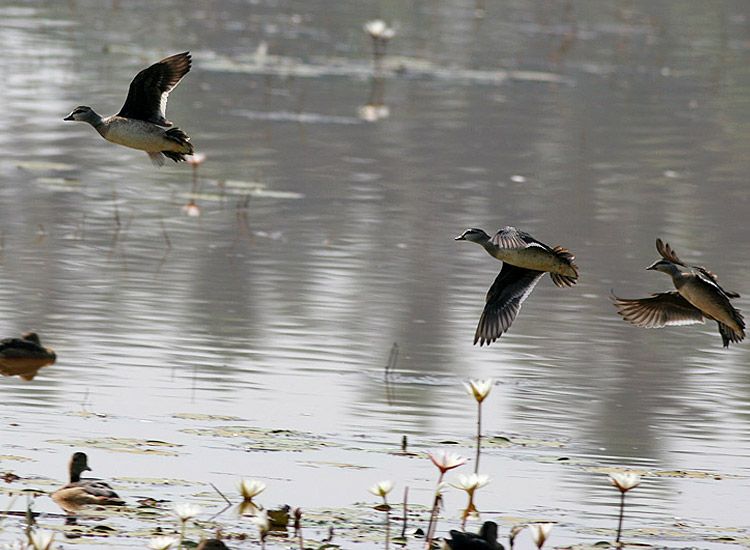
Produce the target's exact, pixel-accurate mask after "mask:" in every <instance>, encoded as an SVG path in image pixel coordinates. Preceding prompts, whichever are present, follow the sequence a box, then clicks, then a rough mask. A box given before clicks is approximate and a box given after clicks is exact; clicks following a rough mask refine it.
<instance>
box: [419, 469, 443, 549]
mask: <svg viewBox="0 0 750 550" xmlns="http://www.w3.org/2000/svg"><path fill="white" fill-rule="evenodd" d="M444 475H445V472H443V471H442V470H441V471H440V477H438V482H437V487H436V488H435V499H434V500H433V502H432V511H431V512H430V523H428V524H427V535H426V537H425V538H426V540H425V545H424V547H425V548H426V550H429V549H430V547H431V546H432V536H433V533H434V531H435V530H436V527H437V526H436V524H437V509H438V504H439V503H440V484H441V483H442V482H443V476H444Z"/></svg>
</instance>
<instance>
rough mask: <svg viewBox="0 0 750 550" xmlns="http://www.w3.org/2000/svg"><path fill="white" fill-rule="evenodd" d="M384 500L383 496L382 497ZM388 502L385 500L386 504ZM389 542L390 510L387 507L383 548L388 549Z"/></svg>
mask: <svg viewBox="0 0 750 550" xmlns="http://www.w3.org/2000/svg"><path fill="white" fill-rule="evenodd" d="M383 501H384V502H385V498H384V499H383ZM387 505H388V503H387V502H386V506H387ZM390 542H391V511H390V509H387V510H386V511H385V550H388V544H390Z"/></svg>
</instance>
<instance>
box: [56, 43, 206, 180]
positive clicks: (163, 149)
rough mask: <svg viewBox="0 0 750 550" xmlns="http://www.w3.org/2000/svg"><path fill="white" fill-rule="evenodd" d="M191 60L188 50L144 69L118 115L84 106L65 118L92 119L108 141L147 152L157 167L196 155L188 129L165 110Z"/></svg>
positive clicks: (83, 120)
mask: <svg viewBox="0 0 750 550" xmlns="http://www.w3.org/2000/svg"><path fill="white" fill-rule="evenodd" d="M191 63H192V61H191V57H190V53H189V52H184V53H178V54H175V55H172V56H170V57H165V58H164V59H162V60H161V61H159V62H157V63H154V64H153V65H151V66H150V67H148V68H146V69H143V70H142V71H141V72H139V73H138V74H137V75H136V76H135V78H134V79H133V81H132V82H131V83H130V89H129V90H128V97H127V99H126V100H125V104H124V105H123V106H122V109H120V112H119V113H117V114H116V115H112V116H108V117H102V116H101V115H99V114H98V113H97V112H96V111H94V110H93V109H92V108H91V107H87V106H85V105H81V106H79V107H76V108H75V109H73V111H71V113H70V114H69V115H68V116H66V117H65V118H64V119H63V120H77V121H81V122H88V123H89V124H91V126H93V127H94V129H96V131H97V132H99V134H100V135H101V136H102V137H103V138H104V139H106V140H107V141H111V142H112V143H117V144H119V145H124V146H125V147H130V148H132V149H139V150H141V151H145V152H146V153H148V156H149V157H150V158H151V161H152V162H153V163H154V164H156V165H157V166H162V165H163V164H164V157H167V158H170V159H172V160H173V161H175V162H180V161H184V160H185V155H192V154H193V152H194V151H193V145H192V144H191V143H190V138H189V137H188V135H187V134H186V133H185V132H183V131H182V130H180V129H179V128H171V126H172V123H171V122H170V121H169V120H167V118H166V116H165V114H164V112H165V110H166V108H167V98H168V97H169V93H170V92H171V91H172V90H173V89H174V88H175V86H177V85H178V84H179V83H180V81H181V80H182V77H183V76H185V75H186V74H187V72H188V71H189V70H190V66H191Z"/></svg>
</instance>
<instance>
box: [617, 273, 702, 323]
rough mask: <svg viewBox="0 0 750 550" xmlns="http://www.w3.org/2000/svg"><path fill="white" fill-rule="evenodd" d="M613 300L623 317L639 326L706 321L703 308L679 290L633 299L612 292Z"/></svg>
mask: <svg viewBox="0 0 750 550" xmlns="http://www.w3.org/2000/svg"><path fill="white" fill-rule="evenodd" d="M670 261H671V260H670ZM612 302H613V303H614V305H615V307H616V308H617V312H618V313H619V314H620V315H622V318H623V319H625V320H626V321H627V322H628V323H630V324H633V325H635V326H637V327H642V328H661V327H666V326H674V325H695V324H699V323H704V322H705V321H704V319H703V313H702V312H701V310H699V309H698V308H697V307H695V306H693V305H692V304H691V303H690V302H688V301H687V300H686V299H685V298H683V297H682V296H680V295H679V294H678V293H677V292H661V293H659V294H654V295H652V296H651V297H650V298H638V299H633V300H630V299H627V298H618V297H617V296H615V295H614V294H612Z"/></svg>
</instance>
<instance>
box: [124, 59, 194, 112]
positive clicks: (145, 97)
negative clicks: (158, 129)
mask: <svg viewBox="0 0 750 550" xmlns="http://www.w3.org/2000/svg"><path fill="white" fill-rule="evenodd" d="M191 63H192V61H191V57H190V52H183V53H178V54H175V55H172V56H169V57H165V58H164V59H162V60H161V61H158V62H157V63H154V64H153V65H151V66H150V67H148V68H146V69H143V70H142V71H141V72H139V73H138V74H137V75H135V78H134V79H133V81H132V82H131V83H130V89H129V90H128V97H127V99H126V100H125V104H124V105H123V106H122V109H120V112H119V113H117V116H121V117H125V118H135V119H138V120H145V121H147V122H153V123H154V124H158V125H159V126H172V123H171V122H170V121H168V120H167V119H166V117H165V115H164V113H165V111H166V109H167V98H168V97H169V92H171V91H172V90H173V89H174V87H175V86H177V84H179V83H180V80H182V77H183V76H185V75H186V74H187V72H188V71H189V70H190V66H191Z"/></svg>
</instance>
